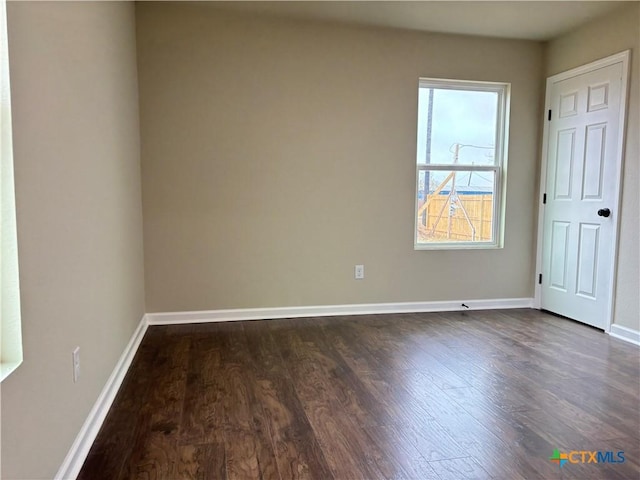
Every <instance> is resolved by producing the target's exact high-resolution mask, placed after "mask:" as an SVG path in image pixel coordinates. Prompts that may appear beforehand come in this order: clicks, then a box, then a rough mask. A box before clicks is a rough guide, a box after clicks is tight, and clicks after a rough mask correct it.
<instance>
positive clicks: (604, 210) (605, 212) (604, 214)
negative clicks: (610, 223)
mask: <svg viewBox="0 0 640 480" xmlns="http://www.w3.org/2000/svg"><path fill="white" fill-rule="evenodd" d="M609 215H611V210H609V209H608V208H601V209H600V210H598V216H599V217H608V216H609Z"/></svg>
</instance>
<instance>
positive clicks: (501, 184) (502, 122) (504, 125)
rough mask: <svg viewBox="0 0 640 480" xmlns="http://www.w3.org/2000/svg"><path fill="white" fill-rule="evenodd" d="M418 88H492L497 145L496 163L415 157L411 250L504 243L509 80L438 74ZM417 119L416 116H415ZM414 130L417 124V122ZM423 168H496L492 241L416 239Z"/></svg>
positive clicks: (493, 246)
mask: <svg viewBox="0 0 640 480" xmlns="http://www.w3.org/2000/svg"><path fill="white" fill-rule="evenodd" d="M420 88H438V89H448V90H466V91H468V90H473V91H478V92H495V93H497V94H498V111H497V116H496V125H497V129H496V140H495V144H496V148H495V158H496V164H495V165H464V164H457V165H451V164H449V165H446V164H437V163H430V164H426V163H418V162H417V159H416V160H415V161H416V188H415V192H414V197H415V206H414V210H413V248H414V250H487V249H500V248H503V247H504V230H505V214H506V192H507V188H506V187H507V157H508V155H507V154H508V151H509V135H508V132H509V112H510V102H511V84H510V83H507V82H483V81H470V80H452V79H439V78H423V77H421V78H420V79H419V81H418V90H419V89H420ZM418 122H419V119H418ZM416 131H417V124H416ZM426 170H447V171H452V170H455V171H469V170H473V171H493V172H495V177H494V178H495V180H494V182H495V191H494V202H493V203H494V205H493V218H494V219H496V221H494V222H493V232H492V237H493V239H494V241H493V242H430V243H418V191H419V180H420V172H421V171H426Z"/></svg>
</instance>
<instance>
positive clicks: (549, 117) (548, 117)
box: [547, 110, 551, 121]
mask: <svg viewBox="0 0 640 480" xmlns="http://www.w3.org/2000/svg"><path fill="white" fill-rule="evenodd" d="M547 120H549V121H551V110H549V115H548V116H547Z"/></svg>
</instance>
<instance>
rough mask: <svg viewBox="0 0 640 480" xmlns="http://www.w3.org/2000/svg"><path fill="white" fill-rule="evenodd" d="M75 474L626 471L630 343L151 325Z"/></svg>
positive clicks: (350, 322) (342, 322)
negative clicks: (563, 458)
mask: <svg viewBox="0 0 640 480" xmlns="http://www.w3.org/2000/svg"><path fill="white" fill-rule="evenodd" d="M554 449H559V450H560V453H569V452H571V451H589V452H591V451H601V452H608V451H612V452H614V453H613V459H618V457H617V452H618V451H624V459H625V461H624V463H602V462H601V463H576V464H574V463H566V464H565V465H564V466H562V467H560V466H559V465H558V464H556V463H553V462H551V461H550V459H549V457H550V456H551V455H552V454H553V451H554ZM571 458H572V459H573V460H579V459H580V458H581V454H574V455H573V457H571ZM589 458H590V456H589V455H588V454H587V455H585V460H589ZM596 458H597V457H596ZM603 458H604V457H603ZM607 458H610V457H607ZM79 478H80V479H87V480H99V479H109V480H116V479H134V478H135V479H138V478H139V479H190V478H199V479H226V478H228V479H250V478H265V479H271V478H276V479H277V478H281V479H283V480H285V479H290V478H317V479H322V480H324V479H331V478H335V479H345V480H351V479H359V478H363V479H379V478H384V479H400V478H407V479H454V480H461V479H470V478H496V479H505V480H507V479H508V480H516V479H545V480H547V479H573V478H575V479H638V478H640V349H639V348H638V347H636V346H633V345H630V344H627V343H624V342H622V341H619V340H616V339H614V338H611V337H609V336H608V335H605V334H604V333H602V332H600V331H598V330H594V329H592V328H590V327H587V326H584V325H580V324H578V323H575V322H572V321H569V320H565V319H561V318H557V317H554V316H551V315H548V314H546V313H542V312H538V311H535V310H501V311H483V312H466V313H446V314H403V315H370V316H359V317H332V318H309V319H291V320H288V319H287V320H270V321H250V322H235V323H213V324H195V325H183V326H154V327H150V328H149V330H148V332H147V334H146V336H145V338H144V340H143V342H142V345H141V346H140V349H139V351H138V354H137V355H136V358H135V360H134V362H133V364H132V366H131V369H130V371H129V373H128V375H127V377H126V379H125V381H124V383H123V385H122V387H121V389H120V392H119V393H118V396H117V398H116V400H115V402H114V405H113V407H112V409H111V411H110V413H109V415H108V417H107V420H106V422H105V423H104V425H103V427H102V430H101V431H100V433H99V435H98V438H97V440H96V442H95V444H94V445H93V448H92V449H91V452H90V453H89V456H88V457H87V460H86V462H85V464H84V467H83V469H82V472H81V474H80V476H79Z"/></svg>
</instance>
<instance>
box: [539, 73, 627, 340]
mask: <svg viewBox="0 0 640 480" xmlns="http://www.w3.org/2000/svg"><path fill="white" fill-rule="evenodd" d="M622 71H623V66H622V62H620V63H616V64H613V65H610V66H607V67H604V68H598V69H596V70H593V71H590V72H587V73H583V74H580V75H576V76H573V77H570V78H565V79H563V80H560V81H557V82H554V83H552V84H551V86H550V88H551V89H550V92H549V98H550V102H551V120H550V123H549V129H548V135H547V138H548V139H549V142H548V145H547V178H546V192H547V199H548V201H547V204H546V206H545V210H544V225H543V228H544V232H543V246H542V272H543V280H542V288H541V306H542V308H544V309H547V310H550V311H552V312H555V313H558V314H560V315H564V316H566V317H569V318H573V319H575V320H579V321H581V322H584V323H587V324H589V325H593V326H596V327H599V328H603V329H604V328H605V326H606V323H607V312H608V308H609V307H608V306H609V304H610V301H611V295H612V285H610V283H611V282H610V279H611V277H612V271H613V270H612V269H613V268H614V265H613V252H614V250H613V248H614V246H613V242H614V239H615V228H616V226H617V222H616V220H615V216H616V214H617V212H612V214H611V215H610V216H609V217H604V216H599V215H598V210H600V209H604V208H609V209H611V208H613V206H614V205H616V204H617V201H616V199H617V196H618V194H619V192H618V188H619V174H618V172H619V163H617V162H619V161H621V160H620V158H621V157H620V155H621V152H619V146H618V143H619V142H618V135H619V131H620V128H622V126H621V125H620V108H621V107H622V99H623V96H622V93H623V92H622Z"/></svg>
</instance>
